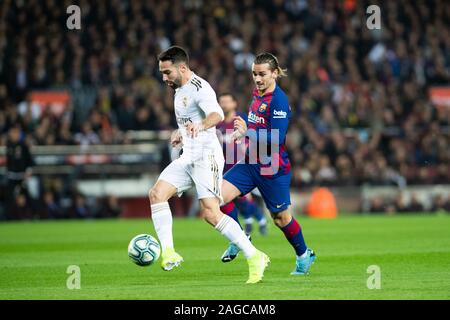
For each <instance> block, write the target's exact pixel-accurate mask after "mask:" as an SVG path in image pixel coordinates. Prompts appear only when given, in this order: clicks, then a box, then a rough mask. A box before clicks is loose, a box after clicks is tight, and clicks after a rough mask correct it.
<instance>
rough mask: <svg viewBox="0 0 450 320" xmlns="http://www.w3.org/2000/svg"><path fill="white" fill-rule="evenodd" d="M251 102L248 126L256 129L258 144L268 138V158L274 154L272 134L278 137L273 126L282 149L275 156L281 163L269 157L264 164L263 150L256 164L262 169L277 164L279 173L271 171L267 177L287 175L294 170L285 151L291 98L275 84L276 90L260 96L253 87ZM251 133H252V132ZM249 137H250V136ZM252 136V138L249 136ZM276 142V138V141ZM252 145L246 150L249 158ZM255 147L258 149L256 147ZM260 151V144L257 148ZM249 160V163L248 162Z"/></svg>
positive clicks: (266, 140) (249, 129)
mask: <svg viewBox="0 0 450 320" xmlns="http://www.w3.org/2000/svg"><path fill="white" fill-rule="evenodd" d="M252 98H253V99H252V102H251V104H250V109H249V112H248V119H247V128H248V131H252V130H251V129H253V130H254V132H256V139H257V143H258V145H259V143H260V140H262V141H265V142H266V145H267V149H266V150H267V152H266V154H267V155H268V157H270V156H271V147H270V145H271V144H272V137H273V138H275V135H274V134H273V131H272V130H274V129H278V133H279V134H278V144H279V150H274V152H276V153H275V154H274V157H275V159H276V161H278V163H277V164H276V165H275V166H272V163H271V162H269V160H268V159H267V158H266V159H265V160H264V163H269V164H263V163H261V162H262V161H261V160H262V159H261V156H263V153H261V152H258V155H257V164H255V165H258V166H260V167H262V168H264V167H265V168H268V167H271V166H272V167H274V168H276V167H278V168H279V169H278V172H272V174H268V175H265V174H264V176H266V177H276V176H279V175H283V174H288V173H289V172H290V170H291V163H290V161H289V158H288V153H287V150H286V133H287V130H288V125H289V119H290V118H291V108H290V106H289V101H288V97H287V95H286V94H285V93H284V91H283V90H282V89H281V88H280V87H279V86H278V84H277V85H276V86H275V90H274V91H272V92H269V93H266V94H265V95H263V96H260V95H259V93H258V90H257V89H254V90H253V93H252ZM250 136H251V133H250ZM247 139H249V138H248V137H247ZM250 139H251V138H250ZM274 142H275V141H274ZM249 149H250V148H249V147H247V151H246V161H248V160H249V158H248V157H249ZM255 150H256V149H255ZM257 150H258V151H260V150H259V147H258V149H257ZM246 163H248V162H246Z"/></svg>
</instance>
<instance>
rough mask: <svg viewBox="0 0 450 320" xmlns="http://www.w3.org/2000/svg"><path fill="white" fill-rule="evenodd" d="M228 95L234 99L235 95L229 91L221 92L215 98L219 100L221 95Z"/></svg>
mask: <svg viewBox="0 0 450 320" xmlns="http://www.w3.org/2000/svg"><path fill="white" fill-rule="evenodd" d="M226 96H230V97H231V98H232V99H233V100H234V101H236V97H235V96H234V94H232V93H231V92H222V93H221V94H219V95H218V96H217V100H219V99H220V98H222V97H226Z"/></svg>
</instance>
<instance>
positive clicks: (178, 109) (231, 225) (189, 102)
mask: <svg viewBox="0 0 450 320" xmlns="http://www.w3.org/2000/svg"><path fill="white" fill-rule="evenodd" d="M158 61H159V71H160V72H161V73H162V76H163V81H164V82H165V83H166V84H167V85H168V86H169V87H172V88H173V89H175V96H174V109H175V116H176V119H177V123H178V130H176V131H175V132H174V133H172V136H171V143H172V145H173V146H181V145H182V155H181V156H180V157H179V158H178V159H175V160H174V161H172V162H171V163H170V164H169V165H168V166H167V167H166V168H165V169H164V170H163V172H161V174H160V176H159V178H158V180H157V182H156V183H155V185H154V186H153V187H152V188H151V189H150V191H149V199H150V207H151V211H152V219H153V224H154V226H155V230H156V234H157V235H158V238H159V241H160V243H161V249H162V253H161V258H162V262H161V267H162V268H163V269H164V270H166V271H169V270H172V269H173V268H174V267H178V266H179V265H180V264H181V262H183V258H182V257H181V256H180V255H179V254H178V253H176V252H175V249H174V243H173V236H172V213H171V211H170V207H169V204H168V202H167V201H168V200H169V199H170V198H171V197H172V196H174V195H175V194H178V195H181V194H182V193H183V191H186V190H187V189H189V188H191V187H193V186H195V188H196V190H197V194H198V198H199V201H200V207H201V209H202V212H203V215H204V218H205V220H206V221H207V222H208V223H209V224H211V225H212V226H214V227H215V229H216V230H217V231H219V232H220V233H221V234H222V235H224V236H225V237H226V238H227V239H228V240H229V241H231V242H232V243H235V244H236V245H237V246H238V247H239V248H240V249H241V250H242V252H243V253H244V255H245V257H246V259H247V262H248V266H249V278H248V280H247V283H257V282H259V281H261V279H262V277H263V275H264V270H265V268H266V267H267V266H268V264H269V262H270V260H269V257H268V256H267V255H266V254H265V253H263V252H261V251H259V250H258V249H256V248H255V247H254V246H253V244H252V243H251V242H250V240H249V239H248V238H247V236H246V235H245V233H244V231H243V230H242V229H241V228H240V226H239V225H238V223H237V222H236V221H234V220H233V219H232V218H230V217H229V216H227V215H225V214H223V213H222V212H221V211H220V208H219V206H220V204H221V203H222V201H223V200H222V195H221V186H222V170H223V166H224V162H225V161H224V157H223V151H222V146H221V144H220V142H219V140H218V138H217V135H216V125H217V124H218V123H219V122H221V121H222V120H223V119H224V115H223V111H222V108H221V107H220V106H219V104H218V102H217V97H216V93H215V92H214V90H213V89H212V87H211V86H210V84H209V83H208V82H207V81H206V80H204V79H202V78H200V77H199V76H197V75H196V74H195V73H194V72H193V71H192V70H190V68H189V57H188V55H187V53H186V51H185V50H184V49H183V48H181V47H178V46H172V47H170V48H168V49H167V50H165V51H164V52H162V53H161V54H160V55H159V56H158Z"/></svg>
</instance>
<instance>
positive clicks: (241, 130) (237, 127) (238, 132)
mask: <svg viewBox="0 0 450 320" xmlns="http://www.w3.org/2000/svg"><path fill="white" fill-rule="evenodd" d="M246 132H247V124H246V123H245V120H244V119H242V118H241V117H239V116H236V117H234V132H233V135H232V138H233V139H234V140H235V141H236V143H240V142H241V139H242V138H243V137H245V134H246Z"/></svg>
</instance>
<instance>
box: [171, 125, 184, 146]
mask: <svg viewBox="0 0 450 320" xmlns="http://www.w3.org/2000/svg"><path fill="white" fill-rule="evenodd" d="M182 143H183V136H182V135H181V133H180V130H178V129H177V130H175V131H174V132H172V135H171V136H170V144H171V145H172V147H174V148H179V147H181V146H182Z"/></svg>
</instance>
